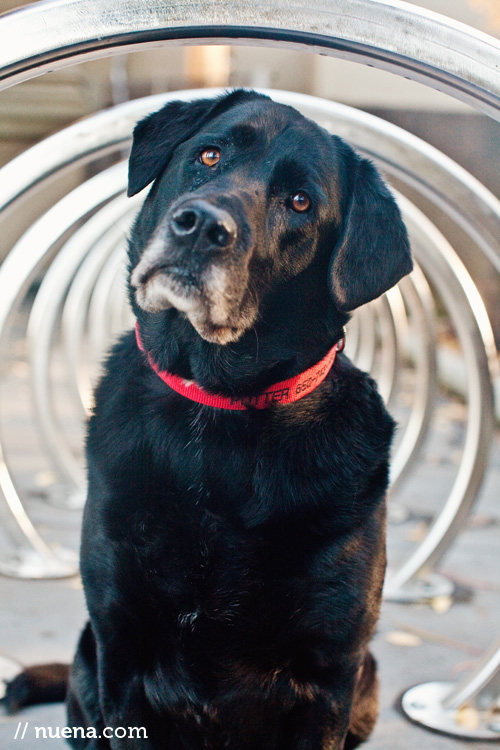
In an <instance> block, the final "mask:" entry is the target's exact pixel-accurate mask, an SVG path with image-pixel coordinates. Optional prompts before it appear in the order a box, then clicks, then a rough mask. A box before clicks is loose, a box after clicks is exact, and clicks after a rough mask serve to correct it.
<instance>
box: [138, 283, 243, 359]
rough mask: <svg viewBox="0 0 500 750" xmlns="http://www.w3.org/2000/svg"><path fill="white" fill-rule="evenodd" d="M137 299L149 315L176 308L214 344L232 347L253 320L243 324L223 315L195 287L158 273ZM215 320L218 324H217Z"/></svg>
mask: <svg viewBox="0 0 500 750" xmlns="http://www.w3.org/2000/svg"><path fill="white" fill-rule="evenodd" d="M135 299H136V302H137V304H138V305H139V307H140V308H142V309H143V310H145V311H146V312H149V313H155V314H156V313H161V312H163V311H164V310H169V309H171V308H174V309H175V310H178V311H179V312H181V313H183V314H184V315H185V316H186V318H187V319H188V320H189V322H190V323H191V325H192V326H193V328H194V329H195V330H196V332H197V333H198V334H199V335H200V336H201V338H203V339H204V340H205V341H208V342H210V343H211V344H219V345H225V344H231V343H234V342H235V341H238V339H240V338H241V337H242V336H243V334H244V333H245V331H246V330H247V328H248V327H249V325H251V323H252V322H253V320H251V321H250V320H249V319H248V316H241V321H240V320H237V318H238V317H240V316H238V315H236V316H234V317H235V318H236V319H235V320H233V319H231V320H230V319H228V318H227V317H225V316H223V315H221V309H220V308H221V306H220V305H216V304H214V305H211V304H210V303H207V300H206V299H205V296H204V295H203V294H202V292H201V291H200V289H199V288H198V287H197V286H196V285H194V284H181V283H178V282H177V281H175V280H173V279H172V278H171V277H170V276H169V275H168V274H166V273H162V272H158V273H155V274H153V275H152V276H151V277H150V278H149V279H148V280H147V281H146V282H144V283H140V284H138V285H137V286H136V289H135ZM214 318H215V320H214Z"/></svg>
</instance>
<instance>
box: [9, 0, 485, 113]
mask: <svg viewBox="0 0 500 750" xmlns="http://www.w3.org/2000/svg"><path fill="white" fill-rule="evenodd" d="M168 41H177V42H178V43H182V44H201V43H204V42H208V43H215V44H220V43H223V42H228V41H229V42H231V43H232V44H248V43H249V42H250V41H251V42H252V43H253V44H255V43H258V44H263V45H265V46H270V45H274V46H282V47H288V48H292V49H297V50H306V49H307V50H309V51H312V52H316V53H322V54H328V55H333V56H338V57H342V58H344V59H348V60H354V61H357V62H365V63H369V64H370V65H373V66H375V67H378V68H383V69H385V70H390V71H392V72H395V73H399V74H400V75H404V76H405V77H407V78H412V79H413V80H415V81H419V82H421V83H426V84H427V85H429V86H432V87H434V88H436V89H439V90H440V91H444V92H446V93H449V94H451V95H452V96H455V97H456V98H458V99H461V100H462V101H464V102H466V103H467V104H471V105H472V106H475V107H476V108H477V109H479V110H480V111H482V112H485V113H487V114H489V115H491V116H492V117H497V118H499V117H500V81H499V77H498V60H499V58H500V42H499V41H498V40H496V39H494V38H492V37H489V36H487V35H486V34H483V33H481V32H479V31H476V30H475V29H471V28H469V27H468V26H465V25H464V24H461V23H458V22H457V21H453V20H452V19H450V18H446V17H445V16H441V15H439V14H437V13H433V12H431V11H427V10H423V9H421V8H416V7H415V6H414V5H410V4H408V3H405V2H401V1H400V0H338V1H337V2H335V3H331V2H329V1H328V0H316V2H315V3H314V4H313V5H311V4H310V2H309V1H308V0H294V1H293V2H292V3H284V2H282V1H281V0H274V1H273V0H270V1H269V0H254V2H252V3H248V2H246V1H244V0H218V2H216V3H207V2H203V1H202V0H198V1H195V0H189V1H186V2H174V0H170V1H169V0H151V1H150V2H148V3H147V4H144V3H143V2H140V0H115V1H114V3H113V9H112V12H110V8H109V4H108V3H107V2H106V0H52V2H44V3H34V4H33V5H30V6H28V7H27V8H24V9H22V10H18V11H13V12H10V13H7V14H5V15H4V16H3V17H2V18H1V19H0V80H1V81H2V84H3V86H4V87H6V86H8V85H11V84H13V83H15V82H18V81H22V80H26V79H28V78H32V77H33V76H35V75H39V74H40V73H43V72H45V71H47V70H55V69H58V68H62V67H65V66H68V65H71V64H74V63H75V62H80V61H82V60H85V59H95V58H100V57H106V56H108V55H111V54H118V53H123V52H125V51H128V52H131V51H136V50H139V49H142V48H145V47H148V46H149V47H151V46H153V45H157V46H159V45H162V44H165V43H166V42H168Z"/></svg>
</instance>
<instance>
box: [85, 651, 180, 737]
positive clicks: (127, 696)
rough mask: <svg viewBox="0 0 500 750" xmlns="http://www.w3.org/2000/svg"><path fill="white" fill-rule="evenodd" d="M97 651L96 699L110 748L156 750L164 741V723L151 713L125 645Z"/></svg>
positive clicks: (138, 676) (136, 670)
mask: <svg viewBox="0 0 500 750" xmlns="http://www.w3.org/2000/svg"><path fill="white" fill-rule="evenodd" d="M99 650H100V653H99V654H98V673H99V677H98V680H99V701H100V705H101V711H102V714H103V719H104V723H105V725H106V728H107V736H108V738H109V745H110V747H111V748H112V750H125V749H126V750H132V748H133V750H157V748H159V747H167V745H166V737H165V733H166V729H167V727H166V726H165V724H164V723H161V722H160V721H159V717H158V716H157V715H156V714H154V712H153V710H152V708H151V705H150V704H149V702H148V700H147V698H146V695H145V692H144V684H143V679H142V674H141V672H140V670H139V669H138V666H137V665H134V664H133V662H132V660H131V659H130V654H127V653H126V650H125V649H123V650H122V649H119V650H116V649H115V648H113V647H109V645H105V646H104V647H101V648H100V649H99Z"/></svg>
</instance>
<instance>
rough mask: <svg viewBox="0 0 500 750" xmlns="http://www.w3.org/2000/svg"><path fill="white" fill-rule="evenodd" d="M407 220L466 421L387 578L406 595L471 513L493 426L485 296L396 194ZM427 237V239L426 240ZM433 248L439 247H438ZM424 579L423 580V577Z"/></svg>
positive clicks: (420, 586) (391, 589) (397, 596)
mask: <svg viewBox="0 0 500 750" xmlns="http://www.w3.org/2000/svg"><path fill="white" fill-rule="evenodd" d="M400 205H401V208H402V210H403V215H404V218H405V221H406V223H407V225H408V227H409V230H410V234H411V236H412V238H413V241H414V243H415V253H416V257H417V259H418V261H419V263H420V265H421V266H422V268H423V270H424V272H426V273H427V274H428V275H429V276H430V277H432V280H433V283H434V285H435V287H436V289H437V291H438V293H439V294H440V296H441V298H442V300H443V302H444V304H445V306H446V308H447V310H448V313H449V315H450V318H451V320H452V321H453V323H454V325H455V329H456V332H457V335H458V338H459V340H460V343H461V346H462V350H463V351H464V352H467V355H468V356H467V357H465V358H464V360H465V366H466V369H467V378H468V399H467V401H468V421H467V430H466V436H465V444H464V450H463V456H462V461H461V464H460V467H459V470H458V472H457V476H456V478H455V482H454V484H453V487H452V490H451V492H450V495H449V497H448V499H447V501H446V503H445V505H444V507H443V509H442V510H441V512H440V514H439V515H438V517H437V518H436V519H435V520H434V522H433V524H432V526H431V528H430V530H429V532H428V534H427V535H426V537H425V539H424V540H423V542H422V543H421V544H420V545H419V547H418V548H417V549H416V550H415V552H414V553H413V555H411V556H410V558H409V559H408V560H407V561H406V562H405V563H404V564H403V565H402V567H401V568H400V569H399V570H398V571H397V572H396V573H393V575H392V576H391V577H389V578H388V580H387V583H386V587H385V592H384V593H385V597H386V598H388V599H392V600H398V601H408V600H413V599H415V598H422V597H424V598H425V596H426V591H427V598H428V597H429V596H431V595H432V592H431V588H430V587H429V586H427V585H426V577H427V578H428V577H429V575H430V574H432V571H433V569H434V567H435V566H436V564H437V563H438V562H439V560H440V559H441V558H442V556H443V555H444V554H445V552H446V551H447V550H448V548H449V546H450V544H451V543H452V542H453V540H454V539H455V537H456V535H457V534H458V533H459V531H460V529H461V527H462V526H463V523H464V520H465V519H466V517H467V516H468V514H469V513H470V510H471V508H472V505H473V503H474V501H475V498H476V496H477V493H478V490H479V487H480V485H481V482H482V479H483V477H484V473H485V470H486V466H487V463H488V458H489V451H490V447H491V435H492V430H493V422H494V412H493V388H492V383H491V379H490V376H489V369H488V354H487V353H488V350H489V349H491V348H492V347H493V345H494V340H493V332H492V330H491V326H490V323H489V320H488V316H487V314H486V310H485V308H484V304H483V301H482V299H481V297H480V295H479V293H478V291H477V289H476V287H475V285H474V283H473V281H472V279H471V277H470V276H469V274H468V272H467V270H466V269H465V267H464V266H463V264H462V263H461V261H460V259H459V258H458V257H457V255H456V253H455V251H454V250H453V248H452V247H451V246H450V245H449V243H448V242H447V240H446V239H445V238H444V237H443V235H442V234H441V233H440V232H439V231H438V230H437V229H436V227H434V225H433V224H431V222H430V221H429V220H428V219H427V218H426V217H425V216H424V215H423V214H422V212H421V211H419V210H418V209H416V208H415V206H414V205H413V204H411V203H410V202H409V201H407V200H406V199H404V198H402V197H400ZM429 239H430V240H431V242H429ZM436 251H437V252H436ZM422 582H423V583H422Z"/></svg>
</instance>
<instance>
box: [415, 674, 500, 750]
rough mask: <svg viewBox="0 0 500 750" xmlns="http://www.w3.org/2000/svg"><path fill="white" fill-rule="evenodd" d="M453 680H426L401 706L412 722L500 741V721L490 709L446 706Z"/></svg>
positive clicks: (444, 732) (443, 731)
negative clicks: (459, 708) (460, 708)
mask: <svg viewBox="0 0 500 750" xmlns="http://www.w3.org/2000/svg"><path fill="white" fill-rule="evenodd" d="M455 688H456V685H455V684H454V683H453V682H425V683H423V684H422V685H416V686H415V687H412V688H410V689H409V690H407V691H406V693H404V695H403V697H402V698H401V708H402V709H403V711H404V713H405V714H406V716H408V718H409V719H411V721H414V722H415V723H417V724H421V725H422V726H424V727H427V729H433V730H434V731H436V732H441V733H442V734H449V735H452V736H453V737H460V738H463V739H469V740H496V741H497V742H498V740H500V722H499V721H498V719H495V717H494V716H493V715H492V714H491V713H490V712H488V711H484V712H480V711H476V710H475V709H473V708H470V709H468V708H465V709H464V710H463V711H457V710H456V709H445V708H444V706H443V702H444V701H445V700H446V698H447V697H448V696H449V695H450V693H451V692H452V691H453V690H454V689H455Z"/></svg>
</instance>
